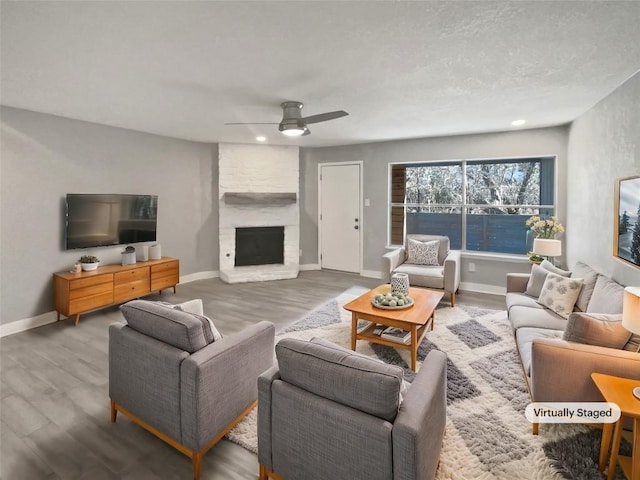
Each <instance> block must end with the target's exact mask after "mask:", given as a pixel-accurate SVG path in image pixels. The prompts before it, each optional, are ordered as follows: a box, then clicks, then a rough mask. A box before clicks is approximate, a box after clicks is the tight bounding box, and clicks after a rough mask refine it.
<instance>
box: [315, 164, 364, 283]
mask: <svg viewBox="0 0 640 480" xmlns="http://www.w3.org/2000/svg"><path fill="white" fill-rule="evenodd" d="M360 188H361V187H360V165H359V164H346V165H321V166H320V266H321V267H322V268H328V269H332V270H341V271H343V272H354V273H360V245H361V241H360V236H361V234H362V228H361V223H362V219H361V218H360Z"/></svg>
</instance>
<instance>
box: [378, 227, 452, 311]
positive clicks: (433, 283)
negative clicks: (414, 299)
mask: <svg viewBox="0 0 640 480" xmlns="http://www.w3.org/2000/svg"><path fill="white" fill-rule="evenodd" d="M409 239H413V240H417V241H419V242H430V241H433V240H437V241H438V242H439V245H438V255H437V262H434V263H437V265H420V264H415V263H408V260H409V255H408V244H409ZM382 259H383V273H384V275H385V277H386V278H385V280H386V281H387V283H388V282H389V280H390V278H391V275H392V274H394V273H406V274H407V275H409V283H410V284H411V285H412V286H414V287H427V288H435V289H438V290H444V291H445V292H446V293H448V294H450V295H451V306H452V307H455V305H456V292H457V291H458V287H459V286H460V262H461V260H460V251H459V250H449V237H445V236H441V235H407V238H406V240H405V245H404V246H403V247H400V248H398V249H396V250H393V251H391V252H388V253H386V254H385V255H383V257H382Z"/></svg>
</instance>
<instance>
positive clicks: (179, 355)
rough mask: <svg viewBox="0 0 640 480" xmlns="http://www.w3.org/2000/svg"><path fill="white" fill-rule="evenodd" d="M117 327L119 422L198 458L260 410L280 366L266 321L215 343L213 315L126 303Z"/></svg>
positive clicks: (112, 371)
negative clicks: (262, 382) (262, 380)
mask: <svg viewBox="0 0 640 480" xmlns="http://www.w3.org/2000/svg"><path fill="white" fill-rule="evenodd" d="M122 311H123V314H124V316H125V319H126V320H127V322H128V324H127V325H123V324H120V323H118V324H113V325H110V326H109V397H110V399H111V421H112V422H115V421H116V416H117V413H118V412H120V413H122V414H123V415H125V416H127V417H128V418H130V419H131V420H132V421H133V422H135V423H137V424H138V425H140V426H141V427H143V428H145V429H146V430H148V431H149V432H151V433H153V434H154V435H155V436H157V437H158V438H160V439H161V440H163V441H165V442H167V443H168V444H169V445H171V446H172V447H174V448H176V449H177V450H178V451H179V452H181V453H183V454H184V455H186V456H187V457H189V458H190V459H191V460H192V464H193V472H194V478H195V479H196V480H197V479H198V478H199V477H200V464H201V459H202V456H203V455H204V454H205V453H206V452H207V451H208V450H209V449H210V448H211V447H212V446H213V445H215V444H216V443H217V442H218V441H219V440H220V439H221V438H222V437H223V436H224V435H225V434H226V433H228V432H229V431H230V430H231V429H232V428H233V427H234V426H235V425H236V424H237V423H238V422H239V421H240V420H242V418H243V417H244V416H245V415H247V414H248V413H249V412H250V411H251V410H252V409H253V408H254V407H255V406H256V402H257V396H258V388H257V379H258V376H259V375H260V374H261V373H262V372H264V371H265V370H267V369H268V368H270V367H271V366H272V365H273V345H274V332H275V328H274V326H273V324H272V323H269V322H260V323H257V324H255V325H252V326H250V327H247V328H246V329H244V330H243V331H241V332H239V333H235V334H231V335H227V336H224V337H223V338H221V339H218V340H215V341H214V340H213V337H212V336H211V335H210V331H209V332H208V334H207V333H203V330H205V328H204V327H205V326H208V324H207V323H206V322H207V319H206V317H202V316H197V315H192V314H190V313H188V312H185V311H180V310H176V309H173V308H170V307H167V306H166V305H161V304H158V303H157V302H149V301H143V300H135V301H133V302H129V303H128V304H125V305H123V306H122Z"/></svg>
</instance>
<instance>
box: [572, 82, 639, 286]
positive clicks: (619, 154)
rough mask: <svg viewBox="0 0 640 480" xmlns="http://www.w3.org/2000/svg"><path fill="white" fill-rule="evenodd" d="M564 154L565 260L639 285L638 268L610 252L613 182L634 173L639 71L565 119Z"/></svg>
mask: <svg viewBox="0 0 640 480" xmlns="http://www.w3.org/2000/svg"><path fill="white" fill-rule="evenodd" d="M568 155H569V170H570V172H571V175H570V177H569V180H568V182H567V201H568V210H567V214H568V215H567V216H568V222H567V225H566V226H567V234H566V236H567V252H568V253H569V256H568V260H569V264H573V263H575V262H576V261H578V260H582V261H584V262H586V263H589V264H591V265H593V267H594V268H596V269H597V270H599V271H600V272H602V273H605V274H607V275H611V276H613V277H614V278H615V279H616V280H618V281H619V282H620V283H622V284H623V285H640V270H639V269H637V268H635V267H632V266H629V264H626V263H625V262H623V261H622V260H618V259H616V258H615V257H614V256H613V225H614V218H615V216H614V183H615V180H616V179H617V178H620V177H625V176H630V175H639V174H640V73H638V74H636V75H635V76H633V77H632V78H631V79H629V80H628V81H627V82H626V83H624V84H623V85H622V86H621V87H619V88H618V89H617V90H615V91H614V92H613V93H612V94H611V95H609V96H608V97H606V98H605V99H604V100H602V101H601V102H600V103H598V104H597V105H596V106H595V107H593V108H592V109H591V110H589V111H588V112H587V113H585V114H584V115H582V116H580V118H578V119H577V120H576V121H575V122H574V123H573V124H572V125H571V129H570V132H569V144H568Z"/></svg>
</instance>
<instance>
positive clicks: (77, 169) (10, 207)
mask: <svg viewBox="0 0 640 480" xmlns="http://www.w3.org/2000/svg"><path fill="white" fill-rule="evenodd" d="M0 114H1V116H2V126H1V132H0V133H1V135H2V138H1V142H2V143H1V152H0V153H1V156H0V158H1V162H2V163H1V174H2V176H1V179H0V199H1V204H0V225H1V233H0V246H1V253H0V255H1V258H0V260H1V266H2V269H1V273H0V282H1V283H0V286H1V291H0V323H2V324H6V323H9V322H12V321H15V320H20V319H24V318H30V317H33V316H36V315H38V314H41V313H45V312H50V311H51V310H53V282H52V274H53V273H54V272H57V271H63V270H67V269H69V268H70V267H71V266H72V265H73V263H74V262H75V261H76V260H77V259H78V258H79V257H80V255H81V254H82V253H84V252H85V251H83V250H73V251H65V250H64V248H63V244H62V239H63V235H64V233H63V225H64V223H63V213H64V209H63V205H64V197H65V194H66V193H141V194H155V195H158V196H159V199H158V203H159V208H158V242H159V243H160V244H161V245H162V254H163V255H166V256H172V257H177V258H179V259H180V268H181V272H180V273H181V275H187V274H190V273H195V272H206V271H215V270H217V269H218V240H217V239H218V209H217V200H216V199H217V197H218V195H217V188H218V187H217V177H218V173H217V157H218V154H217V145H211V144H202V143H194V142H188V141H183V140H175V139H171V138H166V137H159V136H155V135H148V134H144V133H139V132H134V131H131V130H124V129H119V128H111V127H106V126H101V125H96V124H92V123H87V122H81V121H76V120H70V119H66V118H62V117H56V116H52V115H44V114H39V113H34V112H29V111H25V110H19V109H13V108H7V107H2V109H1V111H0ZM120 251H122V247H103V248H96V249H91V253H93V254H95V255H97V256H98V257H99V258H100V259H101V260H102V261H103V262H105V263H118V262H120Z"/></svg>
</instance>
